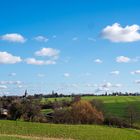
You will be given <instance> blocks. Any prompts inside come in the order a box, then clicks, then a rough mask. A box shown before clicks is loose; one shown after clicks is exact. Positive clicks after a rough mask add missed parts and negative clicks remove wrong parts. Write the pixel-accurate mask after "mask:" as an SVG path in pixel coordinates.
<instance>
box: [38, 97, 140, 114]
mask: <svg viewBox="0 0 140 140" xmlns="http://www.w3.org/2000/svg"><path fill="white" fill-rule="evenodd" d="M81 98H82V99H83V100H93V99H99V100H101V101H103V103H104V104H105V106H104V109H105V111H106V113H107V114H112V115H114V116H119V117H124V116H125V112H124V110H125V108H126V106H127V105H128V104H130V103H132V104H134V105H135V106H136V107H137V108H138V110H140V96H84V97H81ZM56 99H57V100H58V101H59V100H71V97H62V98H60V97H59V98H48V99H45V98H43V99H42V100H41V103H45V102H48V101H55V100H56ZM48 111H50V110H48Z"/></svg>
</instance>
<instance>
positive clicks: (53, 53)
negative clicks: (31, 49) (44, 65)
mask: <svg viewBox="0 0 140 140" xmlns="http://www.w3.org/2000/svg"><path fill="white" fill-rule="evenodd" d="M59 53H60V51H59V50H57V49H53V48H42V49H41V50H39V51H36V52H35V55H36V56H46V57H51V58H53V59H57V58H58V57H59Z"/></svg>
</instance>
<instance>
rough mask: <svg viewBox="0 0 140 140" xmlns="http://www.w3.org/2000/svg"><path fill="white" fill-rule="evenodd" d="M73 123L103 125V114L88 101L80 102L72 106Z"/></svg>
mask: <svg viewBox="0 0 140 140" xmlns="http://www.w3.org/2000/svg"><path fill="white" fill-rule="evenodd" d="M72 116H73V121H74V122H75V123H79V124H92V123H98V124H101V123H103V121H104V117H103V114H102V112H99V111H97V110H96V108H95V107H93V106H92V105H91V104H90V103H89V102H88V101H84V100H81V101H78V102H75V103H74V104H73V105H72Z"/></svg>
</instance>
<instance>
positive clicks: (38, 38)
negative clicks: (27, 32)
mask: <svg viewBox="0 0 140 140" xmlns="http://www.w3.org/2000/svg"><path fill="white" fill-rule="evenodd" d="M34 39H35V40H36V41H39V42H47V41H48V40H49V39H48V38H47V37H45V36H36V37H35V38H34Z"/></svg>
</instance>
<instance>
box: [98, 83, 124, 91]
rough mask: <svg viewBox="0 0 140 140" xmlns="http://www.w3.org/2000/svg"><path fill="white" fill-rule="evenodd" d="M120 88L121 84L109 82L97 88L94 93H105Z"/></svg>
mask: <svg viewBox="0 0 140 140" xmlns="http://www.w3.org/2000/svg"><path fill="white" fill-rule="evenodd" d="M120 87H122V85H121V84H112V83H110V82H107V83H104V84H101V85H99V86H98V88H97V89H96V90H95V92H106V91H110V89H112V88H120Z"/></svg>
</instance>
